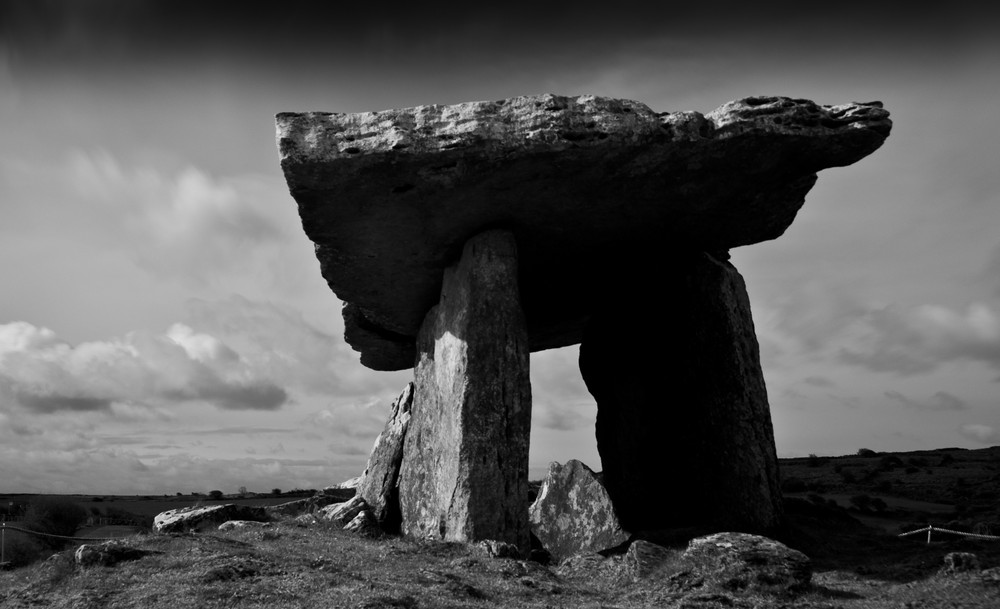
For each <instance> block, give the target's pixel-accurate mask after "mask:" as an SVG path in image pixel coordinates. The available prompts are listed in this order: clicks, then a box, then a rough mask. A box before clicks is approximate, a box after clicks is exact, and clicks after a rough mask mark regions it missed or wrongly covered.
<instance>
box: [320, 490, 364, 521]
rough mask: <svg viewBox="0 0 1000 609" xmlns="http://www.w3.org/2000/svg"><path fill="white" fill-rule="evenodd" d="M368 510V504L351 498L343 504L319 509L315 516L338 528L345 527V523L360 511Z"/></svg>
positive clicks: (359, 498) (357, 498) (359, 499)
mask: <svg viewBox="0 0 1000 609" xmlns="http://www.w3.org/2000/svg"><path fill="white" fill-rule="evenodd" d="M366 509H368V504H367V503H366V502H365V500H364V499H362V498H361V497H357V496H355V497H352V498H351V499H350V500H349V501H345V502H344V503H336V504H334V505H328V506H326V507H325V508H323V509H321V510H320V511H319V512H318V513H317V514H316V515H317V516H318V517H319V518H320V519H321V520H329V521H331V522H333V523H335V524H339V525H340V526H347V523H349V522H350V521H352V520H354V517H355V516H357V515H358V514H359V513H360V512H361V510H366Z"/></svg>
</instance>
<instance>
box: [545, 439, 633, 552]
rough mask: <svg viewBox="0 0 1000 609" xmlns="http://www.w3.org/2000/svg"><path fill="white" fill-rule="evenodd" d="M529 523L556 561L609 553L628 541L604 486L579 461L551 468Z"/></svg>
mask: <svg viewBox="0 0 1000 609" xmlns="http://www.w3.org/2000/svg"><path fill="white" fill-rule="evenodd" d="M528 519H529V521H530V522H531V532H532V533H534V534H535V537H537V538H538V540H539V541H540V542H542V545H543V546H544V547H545V549H546V550H548V552H549V554H550V555H551V557H552V559H553V560H555V561H561V560H563V559H565V558H568V557H570V556H573V555H574V554H580V553H593V552H601V551H604V550H609V549H612V548H615V547H617V546H620V545H622V544H623V543H625V541H627V540H628V538H629V535H628V533H627V532H626V531H625V530H624V529H622V527H621V523H619V522H618V517H617V516H616V515H615V509H614V506H613V505H612V504H611V497H610V496H609V495H608V492H607V491H606V490H605V489H604V485H602V484H601V482H600V480H598V478H597V475H596V474H595V473H594V472H593V471H591V469H590V468H589V467H587V466H586V465H584V464H583V463H581V462H580V461H577V460H576V459H571V460H569V461H567V462H566V464H565V465H560V464H559V463H555V462H553V463H551V464H549V472H548V475H546V477H545V480H544V481H542V487H541V489H540V490H539V492H538V497H537V498H536V499H535V502H534V503H533V504H531V510H530V512H529V516H528Z"/></svg>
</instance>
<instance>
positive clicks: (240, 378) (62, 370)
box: [0, 322, 288, 413]
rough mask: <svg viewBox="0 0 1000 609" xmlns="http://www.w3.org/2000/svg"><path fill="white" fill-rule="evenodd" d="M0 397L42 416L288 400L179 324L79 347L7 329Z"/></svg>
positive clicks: (265, 405)
mask: <svg viewBox="0 0 1000 609" xmlns="http://www.w3.org/2000/svg"><path fill="white" fill-rule="evenodd" d="M0 392H2V393H3V394H5V395H8V396H10V397H12V398H13V399H14V400H15V401H16V402H17V403H19V404H20V405H21V406H22V407H24V408H26V409H28V410H30V411H34V412H39V413H51V412H56V411H95V410H97V411H109V410H111V409H112V405H113V404H115V403H122V404H126V405H128V407H127V408H126V410H128V409H130V408H131V409H134V408H135V407H136V406H150V407H156V406H161V405H164V404H169V403H171V402H176V401H203V402H208V403H211V404H214V405H215V406H218V407H220V408H224V409H230V410H242V409H250V410H252V409H275V408H279V407H280V406H281V405H282V404H284V403H285V402H286V401H287V399H288V395H287V393H286V391H285V389H283V388H282V387H280V386H278V385H277V384H275V383H274V382H273V381H272V380H271V379H269V378H267V377H264V376H262V375H259V374H256V373H255V371H254V370H253V369H251V367H249V366H247V365H245V364H244V363H243V362H242V361H241V360H240V358H239V356H238V355H237V354H236V353H235V352H234V351H233V350H232V349H230V348H229V347H227V346H226V345H224V344H223V343H222V342H221V341H219V340H218V339H215V338H214V337H211V336H209V335H206V334H197V333H194V332H193V331H192V330H191V329H190V328H187V327H186V326H181V325H175V326H174V327H172V328H171V330H170V332H169V333H168V334H167V335H155V334H148V333H139V332H133V333H130V334H128V335H126V336H125V337H123V338H115V339H110V340H105V341H91V342H84V343H80V344H78V345H75V346H74V345H70V344H69V343H67V342H64V341H60V340H59V339H58V337H57V336H56V335H55V333H54V332H52V331H51V330H48V329H46V328H36V327H35V326H32V325H31V324H28V323H26V322H14V323H11V324H2V325H0ZM119 408H120V407H119Z"/></svg>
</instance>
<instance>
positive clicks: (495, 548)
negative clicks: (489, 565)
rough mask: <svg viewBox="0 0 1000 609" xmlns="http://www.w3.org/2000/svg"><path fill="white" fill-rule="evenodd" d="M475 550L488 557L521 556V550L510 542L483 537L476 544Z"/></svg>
mask: <svg viewBox="0 0 1000 609" xmlns="http://www.w3.org/2000/svg"><path fill="white" fill-rule="evenodd" d="M475 547H476V550H477V551H478V552H479V553H480V554H485V555H486V556H489V557H490V558H521V551H520V550H518V549H517V546H515V545H514V544H512V543H507V542H506V541H497V540H496V539H484V540H482V541H480V542H479V543H477V544H476V546H475Z"/></svg>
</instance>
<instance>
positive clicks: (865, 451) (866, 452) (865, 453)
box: [858, 448, 878, 457]
mask: <svg viewBox="0 0 1000 609" xmlns="http://www.w3.org/2000/svg"><path fill="white" fill-rule="evenodd" d="M858 456H859V457H877V456H878V453H877V452H875V451H874V450H872V449H870V448H859V449H858Z"/></svg>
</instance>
